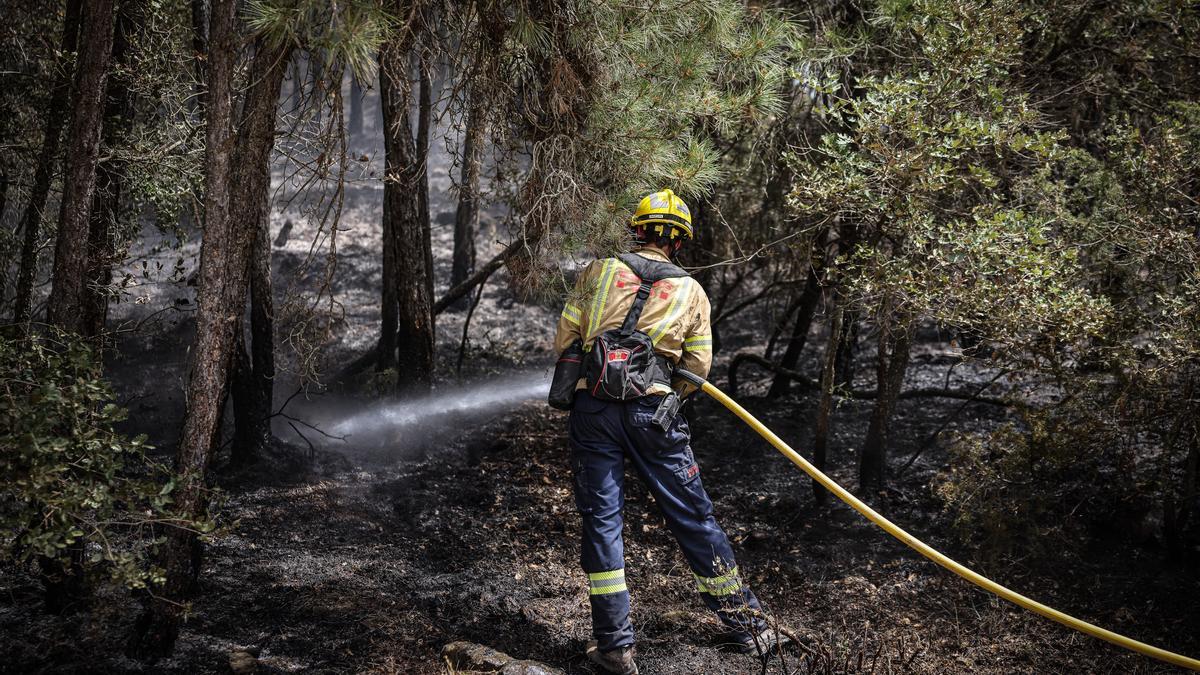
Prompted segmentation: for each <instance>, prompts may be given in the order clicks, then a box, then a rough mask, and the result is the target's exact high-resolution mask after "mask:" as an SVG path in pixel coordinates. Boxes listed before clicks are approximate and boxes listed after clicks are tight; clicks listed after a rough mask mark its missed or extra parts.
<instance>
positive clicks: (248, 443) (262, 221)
mask: <svg viewBox="0 0 1200 675" xmlns="http://www.w3.org/2000/svg"><path fill="white" fill-rule="evenodd" d="M268 190H269V187H268ZM255 231H256V234H255V238H254V243H253V244H252V246H253V248H252V250H251V254H250V334H249V342H250V348H249V350H247V348H246V336H245V335H243V332H242V331H238V332H237V334H236V337H235V340H236V341H237V342H238V356H237V357H235V362H236V365H235V367H234V384H233V386H232V387H231V388H230V392H231V393H232V395H233V410H234V413H233V414H234V432H233V452H232V461H233V463H234V464H237V465H242V466H244V465H247V464H250V463H253V462H254V461H255V460H257V459H258V458H259V457H261V456H262V454H263V452H264V451H265V450H266V448H267V445H268V444H269V443H270V442H271V406H272V403H273V394H274V388H275V299H274V296H273V293H274V290H273V287H272V283H271V242H270V209H269V204H268V191H266V190H265V191H264V192H263V195H262V200H261V205H260V207H259V210H258V214H257V218H256V219H255Z"/></svg>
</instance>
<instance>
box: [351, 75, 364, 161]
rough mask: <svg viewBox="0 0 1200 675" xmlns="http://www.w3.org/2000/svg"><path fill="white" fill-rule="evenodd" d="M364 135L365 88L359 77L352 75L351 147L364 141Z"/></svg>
mask: <svg viewBox="0 0 1200 675" xmlns="http://www.w3.org/2000/svg"><path fill="white" fill-rule="evenodd" d="M362 133H363V88H362V85H361V84H359V82H358V76H357V75H355V74H354V73H350V122H349V131H348V135H349V136H350V145H351V146H353V145H354V144H355V143H357V142H359V141H360V140H361V139H362Z"/></svg>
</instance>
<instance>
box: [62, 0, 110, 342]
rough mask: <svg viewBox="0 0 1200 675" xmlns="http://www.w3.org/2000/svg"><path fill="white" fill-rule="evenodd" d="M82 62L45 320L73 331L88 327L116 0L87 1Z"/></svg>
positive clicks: (76, 70) (72, 117) (82, 35)
mask: <svg viewBox="0 0 1200 675" xmlns="http://www.w3.org/2000/svg"><path fill="white" fill-rule="evenodd" d="M82 28H83V32H82V33H81V35H80V43H79V57H78V63H79V65H78V66H77V67H76V69H75V84H74V87H73V94H74V95H73V98H72V101H71V127H70V140H69V144H68V146H67V169H66V174H65V176H64V178H63V197H62V204H61V205H60V208H59V216H58V237H57V240H56V243H55V246H54V272H53V276H52V281H53V283H52V285H51V288H50V304H49V307H48V309H47V312H46V318H47V321H48V322H49V323H51V324H53V325H55V326H58V327H59V328H62V329H64V330H68V331H72V332H75V333H79V332H82V331H83V329H84V324H83V317H84V312H83V308H84V302H85V300H84V292H85V287H86V285H87V273H88V267H89V263H88V257H89V256H88V229H89V227H88V225H89V219H90V214H91V210H92V194H93V192H94V191H95V189H96V162H97V160H98V159H99V157H100V132H101V129H102V127H103V121H104V94H105V88H106V87H107V85H108V64H109V60H110V59H111V57H112V46H113V0H92V1H90V2H87V3H85V5H84V9H83V20H82Z"/></svg>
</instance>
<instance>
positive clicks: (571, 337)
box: [554, 247, 712, 394]
mask: <svg viewBox="0 0 1200 675" xmlns="http://www.w3.org/2000/svg"><path fill="white" fill-rule="evenodd" d="M635 253H636V254H637V255H640V256H643V257H645V258H649V259H651V260H659V261H663V262H669V261H668V260H667V257H666V256H664V255H663V254H662V253H661V252H659V251H658V250H656V249H654V248H650V247H646V248H641V249H638V250H637V251H635ZM638 282H639V279H638V277H637V275H636V274H634V273H633V271H632V270H631V269H630V268H629V266H628V265H626V264H625V263H623V262H621V261H620V260H619V259H617V258H603V259H600V260H595V261H593V262H592V263H590V264H589V265H588V266H587V268H586V269H584V271H583V273H582V274H581V275H580V276H579V279H578V281H576V283H575V290H574V291H573V292H572V293H571V295H570V296H569V297H568V299H567V303H566V305H565V306H564V307H563V311H562V315H561V316H560V317H559V319H558V332H557V334H556V336H555V339H554V353H556V354H560V353H562V352H563V350H565V349H566V348H567V347H568V346H569V345H570V344H571V343H572V342H574V341H575V340H577V339H579V340H582V342H583V347H584V349H585V350H586V349H590V348H591V345H592V341H593V340H594V339H595V338H596V336H597V335H599V334H601V333H603V332H604V331H606V330H610V329H614V328H619V327H620V326H621V323H622V322H623V321H624V320H625V315H626V314H628V313H629V308H630V307H631V306H632V305H633V299H634V296H635V295H637V290H638ZM637 329H638V330H640V331H642V332H643V333H646V334H647V335H649V336H650V338H651V340H653V342H654V351H655V353H656V354H659V355H661V356H664V357H667V358H668V359H670V360H671V362H672V363H674V364H677V365H678V366H679V367H682V368H683V369H685V370H688V371H690V372H693V373H696V374H697V375H699V376H700V377H706V376H707V375H708V369H709V367H710V366H711V365H712V328H711V324H710V323H709V302H708V295H707V294H705V292H704V289H703V288H701V287H700V284H699V283H698V282H697V281H696V280H695V279H692V278H691V277H678V278H672V279H663V280H661V281H658V282H657V283H655V284H654V287H653V290H652V292H651V294H650V297H649V298H648V299H647V300H646V306H645V308H644V309H643V310H642V315H641V317H640V318H639V319H638V323H637ZM578 386H579V388H581V389H582V388H584V387H585V386H586V381H585V380H583V379H581V380H580V381H579V385H578ZM674 386H675V388H676V389H678V390H680V391H681V392H683V393H690V391H691V390H692V389H693V387H692V386H691V385H690V384H687V383H686V382H684V381H683V380H678V381H676V382H675V383H674ZM650 393H657V394H664V393H667V392H666V388H665V387H662V388H661V389H660V390H651V392H650Z"/></svg>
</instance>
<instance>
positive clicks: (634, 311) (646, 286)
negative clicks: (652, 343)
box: [621, 279, 654, 336]
mask: <svg viewBox="0 0 1200 675" xmlns="http://www.w3.org/2000/svg"><path fill="white" fill-rule="evenodd" d="M653 285H654V282H652V281H650V280H648V279H642V283H641V284H639V285H638V291H637V295H635V296H634V297H633V306H632V307H630V308H629V312H628V313H627V314H626V315H625V322H624V323H622V324H621V335H624V336H630V335H633V331H635V330H637V322H638V319H640V318H641V317H642V309H644V308H645V307H646V300H647V299H648V298H649V297H650V288H651V287H652V286H653Z"/></svg>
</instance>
